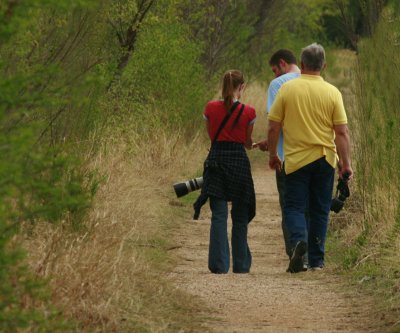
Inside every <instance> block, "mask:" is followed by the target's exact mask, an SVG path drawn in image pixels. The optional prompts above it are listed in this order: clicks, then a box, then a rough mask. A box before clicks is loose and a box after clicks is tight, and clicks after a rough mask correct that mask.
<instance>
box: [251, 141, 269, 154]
mask: <svg viewBox="0 0 400 333" xmlns="http://www.w3.org/2000/svg"><path fill="white" fill-rule="evenodd" d="M253 148H259V149H260V150H262V151H268V141H267V140H264V141H260V142H256V143H253Z"/></svg>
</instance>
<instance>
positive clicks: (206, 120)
mask: <svg viewBox="0 0 400 333" xmlns="http://www.w3.org/2000/svg"><path fill="white" fill-rule="evenodd" d="M205 122H206V129H207V133H208V136H209V138H210V139H211V133H210V131H211V128H210V122H209V121H208V119H205ZM211 140H212V139H211Z"/></svg>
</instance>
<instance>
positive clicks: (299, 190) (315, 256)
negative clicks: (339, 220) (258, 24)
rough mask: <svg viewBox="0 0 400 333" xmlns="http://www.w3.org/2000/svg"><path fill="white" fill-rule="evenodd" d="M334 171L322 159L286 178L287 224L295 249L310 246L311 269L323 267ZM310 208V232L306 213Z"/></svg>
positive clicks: (285, 209) (309, 260) (285, 207)
mask: <svg viewBox="0 0 400 333" xmlns="http://www.w3.org/2000/svg"><path fill="white" fill-rule="evenodd" d="M334 175H335V169H334V168H332V166H331V165H330V164H329V163H328V162H327V161H326V160H325V157H322V158H320V159H318V160H316V161H314V162H312V163H310V164H307V165H306V166H304V167H302V168H300V169H299V170H296V171H295V172H293V173H290V174H288V175H286V192H285V205H284V214H285V225H286V227H287V230H288V232H289V235H290V247H291V249H293V248H294V247H295V245H296V243H297V242H298V241H299V240H303V241H305V242H307V243H308V262H309V266H310V267H317V266H320V267H322V266H323V265H324V254H325V238H326V232H327V229H328V220H329V211H330V206H331V200H332V189H333V180H334ZM307 198H308V206H309V217H310V220H309V230H308V237H307V234H306V225H307V222H306V218H305V216H304V213H305V211H306V208H307Z"/></svg>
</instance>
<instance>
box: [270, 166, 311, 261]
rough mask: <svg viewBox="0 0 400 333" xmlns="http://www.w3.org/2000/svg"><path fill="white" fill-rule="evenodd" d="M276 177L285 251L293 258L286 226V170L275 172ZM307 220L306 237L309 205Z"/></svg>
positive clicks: (307, 222)
mask: <svg viewBox="0 0 400 333" xmlns="http://www.w3.org/2000/svg"><path fill="white" fill-rule="evenodd" d="M275 177H276V187H277V189H278V194H279V205H280V207H281V215H282V221H281V226H282V233H283V240H284V242H285V251H286V254H287V255H288V256H289V258H290V256H291V252H292V248H291V246H290V237H289V231H288V230H287V227H286V224H285V211H284V207H285V192H286V183H285V177H286V174H285V170H284V168H283V169H282V170H281V171H279V170H276V172H275ZM305 218H306V236H307V233H308V224H309V219H310V218H309V214H308V205H307V208H306V212H305ZM307 258H308V256H307V254H306V255H305V261H308V259H307Z"/></svg>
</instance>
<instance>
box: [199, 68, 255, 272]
mask: <svg viewBox="0 0 400 333" xmlns="http://www.w3.org/2000/svg"><path fill="white" fill-rule="evenodd" d="M243 89H244V77H243V74H242V73H241V72H240V71H238V70H229V71H227V72H225V74H224V76H223V82H222V97H223V100H216V101H210V102H208V103H207V105H206V107H205V110H204V114H203V116H204V119H205V120H206V125H207V131H208V135H209V137H210V139H211V141H212V144H211V149H210V152H209V155H208V157H207V160H206V161H205V163H204V173H203V179H204V184H203V187H202V191H201V194H200V197H199V198H198V200H197V201H196V203H195V204H194V208H195V212H197V216H198V214H199V211H200V208H201V206H202V205H203V204H204V203H205V202H206V201H207V199H208V198H209V199H210V208H211V212H212V217H211V228H210V244H209V255H208V268H209V270H210V271H211V272H212V273H216V274H223V273H227V272H228V271H229V266H230V249H229V241H228V234H227V220H228V202H231V203H232V209H231V217H232V238H231V246H232V262H233V272H234V273H248V272H249V271H250V266H251V252H250V249H249V246H248V243H247V231H248V223H249V222H250V221H251V220H252V219H253V217H254V216H255V192H254V185H253V179H252V175H251V167H250V162H249V159H248V156H247V153H246V150H245V148H247V149H251V148H252V143H253V141H252V131H253V125H254V122H255V119H256V112H255V109H254V108H253V107H251V106H249V105H244V104H242V103H241V102H240V101H239V99H240V97H241V94H242V92H243ZM195 215H196V214H195Z"/></svg>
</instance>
